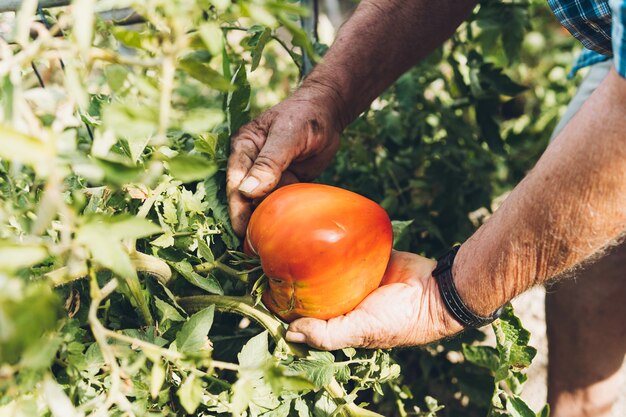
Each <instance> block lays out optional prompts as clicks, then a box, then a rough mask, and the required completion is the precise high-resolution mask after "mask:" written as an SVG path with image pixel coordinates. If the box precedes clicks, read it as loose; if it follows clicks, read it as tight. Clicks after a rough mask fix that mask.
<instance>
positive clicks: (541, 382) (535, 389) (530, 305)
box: [513, 287, 626, 417]
mask: <svg viewBox="0 0 626 417" xmlns="http://www.w3.org/2000/svg"><path fill="white" fill-rule="evenodd" d="M544 299H545V290H544V289H543V288H542V287H537V288H534V289H533V290H531V291H528V292H526V293H525V294H523V295H521V296H519V297H518V298H516V299H515V300H514V301H513V306H514V307H515V312H516V314H517V315H518V316H519V317H520V318H521V320H522V323H523V325H524V327H526V328H527V329H528V330H529V331H530V332H531V335H532V336H531V339H530V342H531V344H532V346H534V347H536V348H537V350H538V353H537V357H536V358H535V360H534V361H533V364H532V365H531V367H530V368H529V370H528V376H529V378H528V382H527V383H526V387H525V389H524V393H523V395H522V397H524V398H525V399H526V401H528V403H529V404H530V405H531V406H532V407H533V409H534V410H535V411H537V410H539V409H540V408H541V406H542V405H543V404H545V402H546V391H547V390H546V375H547V372H546V371H547V369H546V365H547V361H548V358H547V353H548V345H547V340H546V323H545V312H544V308H543V306H544ZM598 354H601V353H600V352H598ZM620 376H621V381H620V382H621V385H620V392H621V395H620V398H619V400H618V402H617V403H616V404H615V406H614V408H613V417H624V416H626V362H625V365H624V366H622V370H621V373H620Z"/></svg>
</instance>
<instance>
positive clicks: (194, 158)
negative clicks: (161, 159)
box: [167, 154, 217, 183]
mask: <svg viewBox="0 0 626 417" xmlns="http://www.w3.org/2000/svg"><path fill="white" fill-rule="evenodd" d="M167 164H168V166H169V171H170V174H171V175H172V177H174V178H176V179H178V180H181V181H182V182H183V183H188V182H192V181H200V180H203V179H206V178H207V177H211V176H212V175H213V174H215V173H216V172H217V164H216V163H215V162H214V161H210V160H208V159H206V158H204V157H202V156H199V155H184V154H181V155H177V156H175V157H174V158H172V159H170V160H168V161H167Z"/></svg>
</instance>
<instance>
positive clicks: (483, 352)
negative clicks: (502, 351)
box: [463, 344, 500, 372]
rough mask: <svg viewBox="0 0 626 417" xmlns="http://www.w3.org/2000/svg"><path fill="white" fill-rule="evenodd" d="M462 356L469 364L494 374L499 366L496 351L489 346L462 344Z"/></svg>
mask: <svg viewBox="0 0 626 417" xmlns="http://www.w3.org/2000/svg"><path fill="white" fill-rule="evenodd" d="M463 355H464V356H465V359H466V360H468V361H470V362H471V363H473V364H475V365H478V366H482V367H483V368H487V369H489V370H490V371H492V372H495V371H496V370H497V369H498V368H499V366H500V358H499V357H498V351H497V350H496V349H494V348H492V347H490V346H469V345H466V344H463Z"/></svg>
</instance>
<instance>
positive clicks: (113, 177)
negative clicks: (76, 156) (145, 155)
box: [93, 158, 144, 186]
mask: <svg viewBox="0 0 626 417" xmlns="http://www.w3.org/2000/svg"><path fill="white" fill-rule="evenodd" d="M93 161H94V162H95V164H96V165H97V166H98V167H99V168H100V169H101V170H102V172H103V174H104V180H106V181H107V182H108V183H110V184H112V185H116V186H122V185H126V184H129V183H131V182H136V181H137V180H138V179H139V178H140V177H141V175H143V173H144V168H142V167H140V166H137V167H135V166H128V165H126V164H122V163H120V162H117V161H109V160H106V159H101V158H94V159H93Z"/></svg>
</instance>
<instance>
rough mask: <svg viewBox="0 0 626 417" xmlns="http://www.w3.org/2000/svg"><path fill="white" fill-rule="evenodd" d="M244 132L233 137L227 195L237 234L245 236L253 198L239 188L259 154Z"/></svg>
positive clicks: (227, 173) (229, 210)
mask: <svg viewBox="0 0 626 417" xmlns="http://www.w3.org/2000/svg"><path fill="white" fill-rule="evenodd" d="M249 134H250V133H248V132H244V133H242V134H241V135H238V136H236V137H234V138H233V139H232V145H231V153H230V157H229V158H228V168H227V171H226V196H227V198H228V214H229V215H230V220H231V223H232V225H233V230H234V231H235V233H237V235H239V236H243V235H244V234H245V232H246V226H247V225H248V220H249V219H250V214H251V212H252V200H250V199H248V198H246V197H245V196H244V195H242V194H241V193H240V192H239V190H238V188H239V186H240V184H241V182H242V181H243V179H244V177H245V176H246V174H247V173H248V171H249V170H250V168H251V167H252V164H253V162H254V160H255V158H256V156H257V154H258V148H257V147H256V145H255V144H254V142H253V141H252V140H251V139H250V138H248V137H246V135H249Z"/></svg>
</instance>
